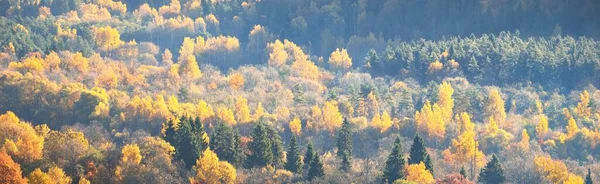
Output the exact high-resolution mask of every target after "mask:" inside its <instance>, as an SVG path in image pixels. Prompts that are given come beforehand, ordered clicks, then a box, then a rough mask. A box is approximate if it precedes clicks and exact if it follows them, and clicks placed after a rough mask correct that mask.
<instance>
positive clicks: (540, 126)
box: [535, 114, 548, 140]
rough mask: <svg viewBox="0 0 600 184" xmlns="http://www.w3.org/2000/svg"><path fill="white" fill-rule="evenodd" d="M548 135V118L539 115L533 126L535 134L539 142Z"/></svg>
mask: <svg viewBox="0 0 600 184" xmlns="http://www.w3.org/2000/svg"><path fill="white" fill-rule="evenodd" d="M547 133H548V117H546V115H544V114H541V115H539V120H538V123H537V125H536V126H535V134H536V137H537V138H538V139H539V140H542V139H543V138H544V137H545V136H546V134H547Z"/></svg>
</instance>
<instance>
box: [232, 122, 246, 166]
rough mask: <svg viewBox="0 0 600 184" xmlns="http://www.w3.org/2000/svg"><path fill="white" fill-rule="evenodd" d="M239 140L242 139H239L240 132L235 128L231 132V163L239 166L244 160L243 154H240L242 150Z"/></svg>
mask: <svg viewBox="0 0 600 184" xmlns="http://www.w3.org/2000/svg"><path fill="white" fill-rule="evenodd" d="M241 142H242V140H241V136H240V133H239V132H238V131H237V130H235V131H234V132H233V146H234V148H233V162H232V163H231V164H233V165H235V166H240V165H241V163H242V162H243V160H244V154H242V153H243V150H242V147H241Z"/></svg>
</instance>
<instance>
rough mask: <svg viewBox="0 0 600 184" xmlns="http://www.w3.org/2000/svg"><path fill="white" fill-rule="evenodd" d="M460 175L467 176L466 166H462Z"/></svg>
mask: <svg viewBox="0 0 600 184" xmlns="http://www.w3.org/2000/svg"><path fill="white" fill-rule="evenodd" d="M459 173H460V175H462V176H463V177H465V178H467V171H466V170H465V166H460V172H459Z"/></svg>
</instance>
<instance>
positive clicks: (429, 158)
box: [425, 154, 433, 175]
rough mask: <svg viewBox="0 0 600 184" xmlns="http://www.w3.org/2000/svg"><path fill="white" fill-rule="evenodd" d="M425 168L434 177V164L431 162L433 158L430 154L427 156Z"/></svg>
mask: <svg viewBox="0 0 600 184" xmlns="http://www.w3.org/2000/svg"><path fill="white" fill-rule="evenodd" d="M425 168H426V169H427V170H428V171H429V172H430V173H431V175H433V162H432V161H431V156H429V154H427V156H425Z"/></svg>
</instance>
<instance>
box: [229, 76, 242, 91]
mask: <svg viewBox="0 0 600 184" xmlns="http://www.w3.org/2000/svg"><path fill="white" fill-rule="evenodd" d="M229 86H230V87H231V89H233V90H236V91H237V90H240V89H241V88H242V87H243V86H244V76H243V75H242V74H240V73H237V72H236V73H233V74H231V76H230V77H229Z"/></svg>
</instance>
